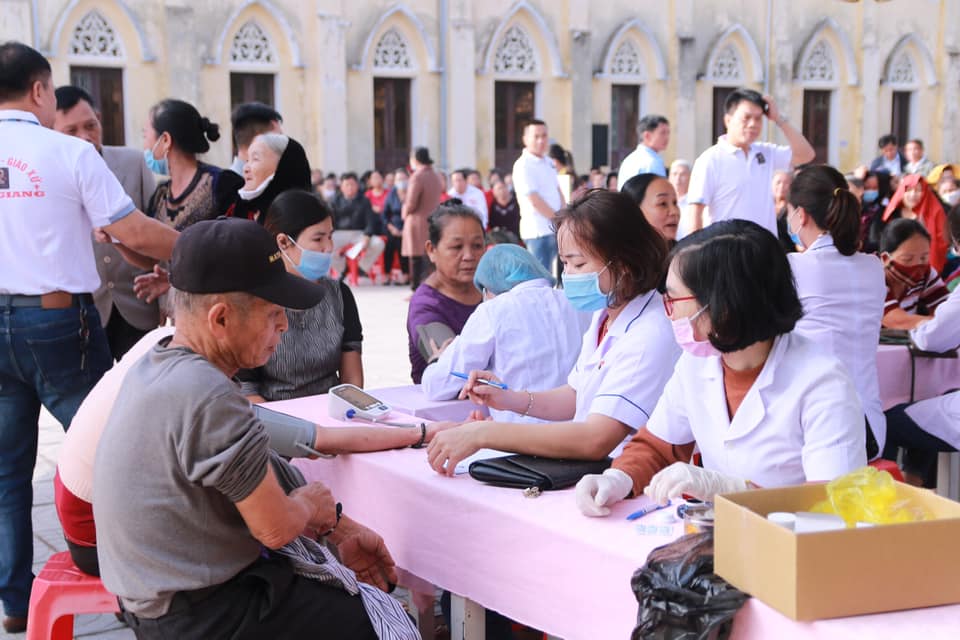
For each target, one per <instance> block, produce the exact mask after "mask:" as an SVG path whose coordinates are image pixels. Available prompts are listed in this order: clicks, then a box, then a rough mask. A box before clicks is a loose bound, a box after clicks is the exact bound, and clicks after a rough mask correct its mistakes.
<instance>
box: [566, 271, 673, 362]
mask: <svg viewBox="0 0 960 640" xmlns="http://www.w3.org/2000/svg"><path fill="white" fill-rule="evenodd" d="M658 295H659V294H658V293H657V291H656V290H655V289H654V290H651V291H648V292H647V293H643V294H640V295H639V296H637V297H636V298H634V299H633V300H631V301H630V302H628V303H627V305H626V306H625V307H624V308H623V311H621V312H620V315H618V316H617V319H616V320H614V321H613V324H612V325H610V326H609V327H607V334H606V335H605V336H604V337H603V340H602V341H601V342H600V344H599V345H598V346H597V348H596V349H595V350H594V351H593V353H592V354H591V355H590V357H589V358H588V359H587V361H586V362H585V363H584V364H585V366H586V367H587V368H592V367H594V366H595V365H597V364H598V363H601V362H603V358H604V357H605V356H606V355H607V352H608V351H610V349H611V348H612V346H613V343H614V342H616V340H617V338H620V337H622V336H623V335H624V334H625V333H627V331H629V330H630V327H631V325H632V324H633V323H634V321H635V320H636V319H637V318H639V317H640V316H641V315H642V314H643V313H644V312H649V311H650V307H651V305H652V303H653V299H654V298H655V297H658ZM606 313H607V311H606V309H604V310H603V311H598V312H597V315H595V316H594V320H593V322H592V323H591V325H590V328H589V329H588V330H587V337H589V339H591V340H596V338H597V334H598V332H599V330H600V325H601V323H602V322H603V318H604V317H605V316H606Z"/></svg>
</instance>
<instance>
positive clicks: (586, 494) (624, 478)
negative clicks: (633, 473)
mask: <svg viewBox="0 0 960 640" xmlns="http://www.w3.org/2000/svg"><path fill="white" fill-rule="evenodd" d="M632 489H633V479H632V478H631V477H630V476H628V475H627V474H626V473H624V472H623V471H620V469H613V468H610V469H607V470H606V471H604V472H603V475H598V474H590V475H587V476H583V477H582V478H580V482H578V483H577V507H579V508H580V512H581V513H582V514H583V515H585V516H593V517H601V516H605V515H608V514H609V513H610V509H609V506H608V505H611V504H613V503H615V502H620V501H621V500H623V499H624V498H626V497H627V496H628V495H630V491H631V490H632Z"/></svg>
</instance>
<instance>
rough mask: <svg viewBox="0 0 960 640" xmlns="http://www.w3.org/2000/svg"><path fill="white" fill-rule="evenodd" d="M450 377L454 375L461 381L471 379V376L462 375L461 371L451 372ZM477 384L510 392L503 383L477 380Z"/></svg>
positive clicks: (482, 379)
mask: <svg viewBox="0 0 960 640" xmlns="http://www.w3.org/2000/svg"><path fill="white" fill-rule="evenodd" d="M450 375H452V376H453V377H454V378H460V379H461V380H469V379H470V376H468V375H467V374H465V373H460V372H459V371H451V372H450ZM477 382H479V383H480V384H486V385H489V386H491V387H496V388H497V389H503V390H504V391H507V390H508V388H507V385H505V384H503V383H502V382H494V381H493V380H486V379H484V378H477Z"/></svg>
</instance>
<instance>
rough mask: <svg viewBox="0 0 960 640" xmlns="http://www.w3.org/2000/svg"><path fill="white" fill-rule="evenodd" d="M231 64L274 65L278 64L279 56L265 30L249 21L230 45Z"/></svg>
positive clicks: (238, 31)
mask: <svg viewBox="0 0 960 640" xmlns="http://www.w3.org/2000/svg"><path fill="white" fill-rule="evenodd" d="M230 62H231V63H234V64H244V65H246V64H250V65H274V64H276V63H277V54H276V52H275V51H274V49H273V43H271V42H270V38H268V37H267V34H266V33H265V32H264V30H263V28H262V27H261V26H260V25H259V24H257V23H256V22H254V21H253V20H248V21H247V22H245V23H244V24H243V26H242V27H240V28H239V29H237V32H236V33H235V34H234V35H233V42H232V43H231V45H230Z"/></svg>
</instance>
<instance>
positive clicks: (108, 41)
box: [69, 10, 123, 58]
mask: <svg viewBox="0 0 960 640" xmlns="http://www.w3.org/2000/svg"><path fill="white" fill-rule="evenodd" d="M69 51H70V55H72V56H90V57H95V58H122V57H123V45H122V44H121V42H120V39H119V38H118V37H117V34H116V32H115V31H114V29H113V26H112V25H111V24H110V23H109V22H107V19H106V18H104V17H103V15H102V14H101V13H100V12H99V11H96V10H93V11H90V12H89V13H87V14H86V15H85V16H83V17H82V18H81V19H80V22H78V23H77V26H76V27H74V28H73V33H72V34H71V36H70V49H69Z"/></svg>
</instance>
